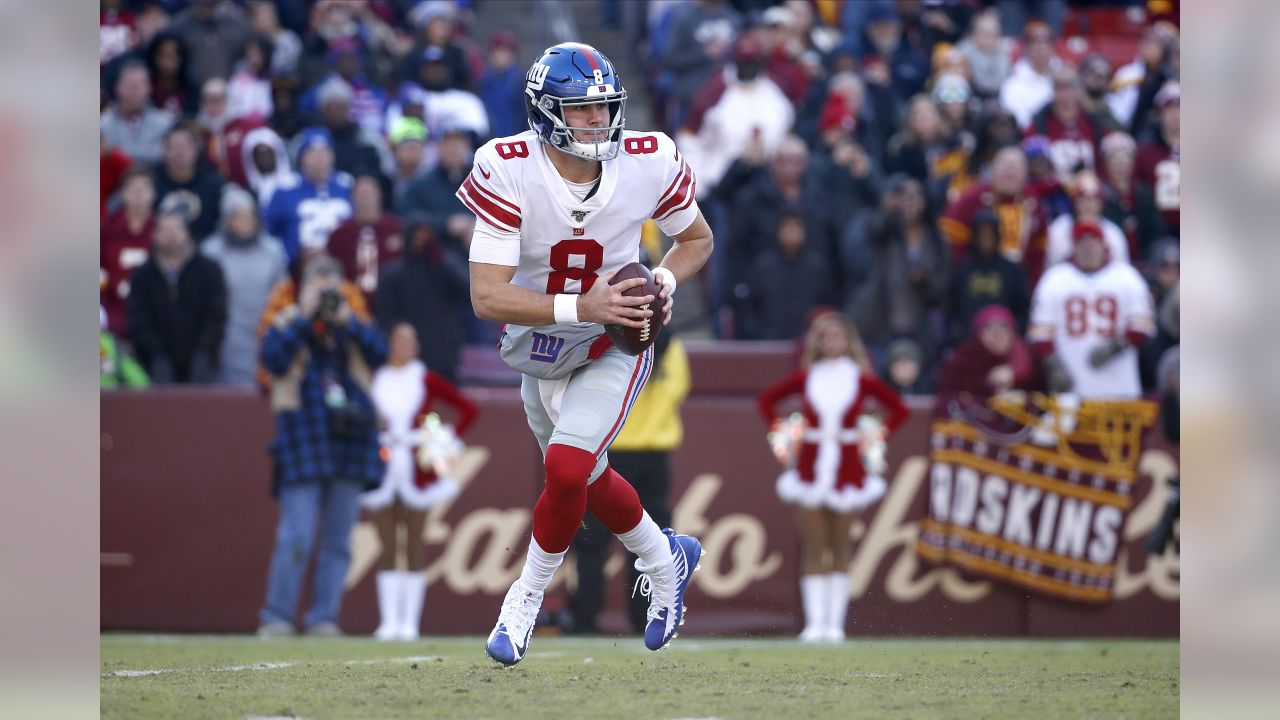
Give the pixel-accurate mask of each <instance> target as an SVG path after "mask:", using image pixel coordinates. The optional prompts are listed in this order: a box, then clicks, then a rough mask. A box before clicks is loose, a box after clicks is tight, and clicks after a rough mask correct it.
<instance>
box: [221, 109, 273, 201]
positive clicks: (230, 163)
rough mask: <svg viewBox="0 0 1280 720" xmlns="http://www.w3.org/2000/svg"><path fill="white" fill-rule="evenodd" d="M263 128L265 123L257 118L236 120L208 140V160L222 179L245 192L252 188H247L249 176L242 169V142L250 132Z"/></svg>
mask: <svg viewBox="0 0 1280 720" xmlns="http://www.w3.org/2000/svg"><path fill="white" fill-rule="evenodd" d="M265 126H266V123H265V122H263V120H262V119H261V118H258V117H245V118H236V119H235V120H232V121H231V122H229V123H227V125H226V127H224V128H223V129H222V134H221V135H219V136H218V137H216V138H209V156H210V157H209V159H210V160H212V161H213V164H214V165H215V166H217V168H218V172H220V173H222V177H224V178H226V179H228V180H230V181H231V182H233V183H235V184H237V185H239V186H240V187H242V188H244V189H245V190H252V188H250V187H249V175H248V174H247V173H246V172H245V169H244V151H243V149H244V140H245V137H247V136H248V135H249V132H250V131H252V130H255V129H257V128H260V127H265Z"/></svg>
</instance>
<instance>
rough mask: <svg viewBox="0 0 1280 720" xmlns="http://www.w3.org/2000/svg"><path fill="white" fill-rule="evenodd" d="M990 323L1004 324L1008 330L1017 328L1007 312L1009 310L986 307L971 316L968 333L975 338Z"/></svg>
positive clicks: (999, 306)
mask: <svg viewBox="0 0 1280 720" xmlns="http://www.w3.org/2000/svg"><path fill="white" fill-rule="evenodd" d="M991 323H1004V324H1005V325H1007V326H1008V327H1009V329H1013V328H1015V327H1017V324H1016V323H1015V322H1014V319H1013V313H1011V312H1009V308H1007V307H1005V306H1003V305H987V306H985V307H983V308H982V309H981V310H979V311H978V312H977V314H976V315H974V316H973V323H972V324H971V325H970V332H971V333H972V334H973V335H975V336H976V335H978V334H979V333H981V332H982V329H983V328H985V327H986V326H988V325H990V324H991Z"/></svg>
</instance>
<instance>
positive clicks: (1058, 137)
mask: <svg viewBox="0 0 1280 720" xmlns="http://www.w3.org/2000/svg"><path fill="white" fill-rule="evenodd" d="M1033 135H1043V136H1044V137H1046V138H1048V139H1049V159H1050V160H1052V161H1053V169H1054V170H1055V171H1056V172H1057V174H1058V177H1059V178H1067V177H1071V176H1072V175H1074V174H1075V173H1076V172H1077V171H1079V170H1096V168H1097V163H1096V162H1095V159H1096V158H1097V157H1098V143H1099V142H1100V141H1101V139H1102V138H1101V137H1099V133H1098V128H1097V127H1095V126H1094V124H1093V120H1092V119H1090V118H1089V116H1088V115H1087V114H1085V113H1084V111H1083V110H1082V111H1081V112H1079V113H1077V114H1076V119H1075V121H1074V122H1072V123H1071V124H1069V125H1068V124H1067V123H1065V122H1063V121H1062V120H1061V119H1060V118H1059V117H1058V116H1057V115H1056V114H1055V113H1054V112H1053V105H1052V104H1050V105H1049V106H1047V107H1046V108H1045V109H1044V110H1042V111H1041V112H1040V113H1039V114H1038V115H1036V118H1035V120H1034V121H1033V122H1032V123H1031V125H1030V126H1029V127H1027V137H1031V136H1033Z"/></svg>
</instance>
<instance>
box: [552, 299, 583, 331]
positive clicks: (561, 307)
mask: <svg viewBox="0 0 1280 720" xmlns="http://www.w3.org/2000/svg"><path fill="white" fill-rule="evenodd" d="M552 303H554V304H553V305H552V311H553V312H554V313H555V316H556V322H557V323H559V324H561V325H573V324H576V323H577V322H578V296H577V295H572V294H570V293H559V294H558V295H556V296H555V299H553V300H552Z"/></svg>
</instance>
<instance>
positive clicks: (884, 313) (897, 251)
mask: <svg viewBox="0 0 1280 720" xmlns="http://www.w3.org/2000/svg"><path fill="white" fill-rule="evenodd" d="M869 233H870V239H871V245H872V247H873V248H874V251H875V263H874V265H873V266H872V270H871V274H870V276H869V277H868V278H867V282H866V284H864V285H863V286H862V288H861V289H860V291H859V292H858V293H857V294H856V295H855V296H854V297H853V298H852V302H851V303H850V306H849V308H848V310H849V314H850V315H851V316H852V318H853V321H854V323H855V324H856V325H857V326H858V328H859V329H860V330H861V331H862V334H863V335H862V337H863V338H864V339H865V340H866V342H867V344H868V345H870V346H871V347H872V349H873V355H883V354H884V353H885V351H886V350H887V349H888V346H889V344H890V343H891V342H893V341H894V340H897V339H899V338H909V339H911V340H914V341H915V342H916V344H917V345H918V346H919V347H920V349H921V354H922V356H923V357H925V358H933V357H936V356H937V354H938V348H939V345H940V338H939V337H937V333H936V332H935V331H934V320H933V314H934V312H935V311H936V310H937V309H938V308H939V307H940V306H941V304H942V301H943V300H944V299H945V298H946V291H947V285H948V283H947V277H948V272H947V269H948V268H947V266H948V262H947V249H946V245H945V244H944V242H943V240H942V238H941V237H940V236H939V235H938V232H937V230H936V229H935V227H934V223H933V220H932V218H931V216H930V214H929V210H928V204H927V202H926V198H925V192H924V186H923V185H922V184H921V183H920V181H919V180H916V179H915V178H912V177H909V176H907V175H902V174H898V175H893V176H891V177H890V178H889V179H888V181H887V183H886V190H885V194H884V199H883V201H882V204H881V209H880V211H879V213H878V214H877V216H876V217H875V218H873V219H872V221H871V223H870V228H869ZM930 373H932V368H931V367H925V368H922V374H924V375H928V374H930Z"/></svg>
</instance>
